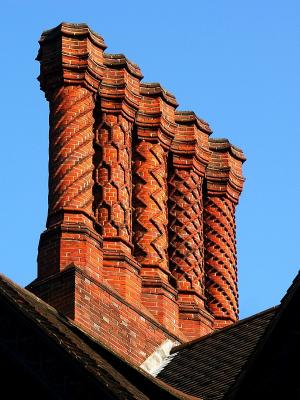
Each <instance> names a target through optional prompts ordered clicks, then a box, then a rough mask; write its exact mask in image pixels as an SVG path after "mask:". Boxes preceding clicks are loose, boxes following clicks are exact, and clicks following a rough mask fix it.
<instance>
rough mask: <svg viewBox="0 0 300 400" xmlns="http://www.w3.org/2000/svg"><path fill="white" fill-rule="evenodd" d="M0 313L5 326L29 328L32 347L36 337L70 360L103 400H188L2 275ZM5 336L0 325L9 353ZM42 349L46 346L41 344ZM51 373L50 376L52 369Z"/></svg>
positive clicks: (10, 342) (36, 341)
mask: <svg viewBox="0 0 300 400" xmlns="http://www.w3.org/2000/svg"><path fill="white" fill-rule="evenodd" d="M0 311H1V313H0V314H1V316H2V318H3V317H4V316H5V318H6V321H7V324H6V325H7V326H11V327H15V326H16V325H17V323H16V321H17V319H18V318H19V317H20V318H19V320H18V323H19V322H20V321H21V322H20V323H21V324H23V325H24V324H25V325H24V329H31V331H30V335H29V336H30V337H31V338H34V341H35V344H34V345H35V346H38V343H39V340H38V339H37V337H38V336H39V337H41V336H42V337H43V338H44V339H47V344H49V345H50V348H51V352H52V353H54V352H55V351H56V350H59V352H60V355H63V356H64V357H65V358H66V359H67V360H68V361H72V365H74V366H76V371H78V370H79V372H81V373H82V374H83V375H84V377H87V378H89V379H90V381H89V382H93V383H95V388H96V389H95V390H97V387H99V388H101V390H100V389H99V390H100V392H99V394H102V395H103V393H105V398H107V399H109V398H113V399H139V400H143V399H150V398H159V399H192V397H190V396H187V395H185V394H183V393H180V392H178V391H177V390H174V389H173V388H171V387H169V386H168V385H167V384H165V383H164V382H161V381H159V380H158V379H155V378H153V377H151V376H150V375H148V374H147V373H145V372H143V371H142V370H140V369H138V368H135V367H133V366H131V365H130V364H128V363H127V362H126V361H125V360H124V359H122V358H120V357H119V356H117V355H116V354H115V353H113V352H112V351H111V350H110V349H108V348H107V347H105V346H104V345H102V344H101V343H100V342H98V341H96V340H95V339H94V338H93V337H91V336H89V335H87V334H85V333H84V332H83V331H82V330H80V329H79V328H78V327H77V326H76V325H75V324H74V323H73V322H72V321H70V320H69V319H67V318H66V317H64V316H63V315H61V314H59V313H58V312H57V311H56V310H55V309H54V308H53V307H51V306H49V305H48V304H46V303H45V302H44V301H42V300H40V299H39V298H38V297H36V296H35V295H33V294H32V293H30V292H29V291H27V290H26V289H23V288H21V287H19V286H18V285H16V284H15V283H13V282H12V281H10V280H9V279H8V278H6V277H5V276H3V275H0ZM6 311H7V312H6ZM10 316H12V318H15V320H14V321H12V323H10V321H8V319H9V318H10ZM6 333H7V332H6V331H5V328H4V324H1V325H0V339H1V340H0V341H1V346H8V347H9V346H11V349H8V350H9V351H10V350H12V351H13V350H14V349H13V343H12V341H11V340H10V339H9V340H6V338H5V334H6ZM10 336H11V335H10ZM1 346H0V348H1V349H0V350H1V351H2V347H1ZM43 346H44V347H46V346H45V345H44V344H43ZM43 350H44V349H43ZM5 351H6V350H5ZM18 351H19V350H18ZM20 351H21V350H20ZM0 355H1V353H0ZM27 355H28V349H27ZM32 365H36V364H34V363H32V364H31V368H32ZM38 367H39V366H37V367H36V368H38ZM34 368H35V367H34ZM34 373H35V374H37V375H38V374H39V373H40V370H38V369H37V371H34ZM51 373H52V374H53V373H54V372H53V370H52V371H51ZM44 378H45V377H43V379H44ZM93 393H97V391H96V392H93ZM100 397H101V396H100ZM53 398H56V397H53ZM59 398H61V397H59ZM63 398H64V397H63ZM68 398H69V397H68ZM72 398H77V397H76V396H75V397H72ZM86 398H90V397H86ZM91 398H94V397H91ZM101 398H103V397H101Z"/></svg>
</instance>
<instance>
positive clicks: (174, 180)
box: [168, 111, 213, 339]
mask: <svg viewBox="0 0 300 400" xmlns="http://www.w3.org/2000/svg"><path fill="white" fill-rule="evenodd" d="M175 121H176V123H177V124H178V125H177V129H176V134H175V138H174V140H173V143H172V146H171V156H172V157H169V180H168V184H169V199H168V204H169V259H170V270H171V272H172V275H173V277H174V280H175V284H176V288H177V290H178V304H179V326H180V328H181V329H182V331H183V332H184V334H185V335H186V336H187V337H188V338H189V339H194V338H197V337H199V336H201V335H204V334H206V333H209V332H210V331H211V330H212V322H213V318H212V317H211V316H210V314H209V313H208V312H207V311H206V310H205V305H204V300H205V293H204V291H205V290H204V289H205V287H204V285H205V282H204V278H205V273H204V238H203V195H202V183H203V177H204V175H205V168H206V166H207V164H208V160H209V155H210V152H209V149H208V136H209V135H210V134H211V130H210V128H209V126H208V125H207V124H206V123H205V122H204V121H202V120H200V119H199V118H197V117H196V115H195V114H194V113H193V112H189V111H187V112H176V113H175Z"/></svg>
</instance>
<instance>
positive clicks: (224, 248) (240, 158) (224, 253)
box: [204, 139, 245, 329]
mask: <svg viewBox="0 0 300 400" xmlns="http://www.w3.org/2000/svg"><path fill="white" fill-rule="evenodd" d="M210 150H211V152H212V153H211V158H210V161H209V164H208V167H207V170H206V184H207V192H206V196H205V200H204V202H205V203H204V209H205V211H204V233H205V272H206V296H207V308H208V310H209V311H210V312H211V313H212V315H213V316H214V317H215V324H214V327H215V328H217V329H218V328H222V327H223V326H226V325H228V324H231V323H233V322H236V321H237V319H238V290H237V258H236V237H235V207H236V205H237V203H238V199H239V196H240V194H241V192H242V189H243V182H244V178H243V176H242V163H243V162H244V161H245V157H244V155H243V152H242V151H241V150H239V149H237V148H236V147H234V146H232V145H231V144H230V143H229V142H228V140H226V139H215V140H210Z"/></svg>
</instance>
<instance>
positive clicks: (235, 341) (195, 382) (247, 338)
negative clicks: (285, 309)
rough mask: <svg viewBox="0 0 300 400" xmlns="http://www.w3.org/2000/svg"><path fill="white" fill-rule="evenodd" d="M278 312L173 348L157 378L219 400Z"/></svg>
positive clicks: (268, 312) (207, 398)
mask: <svg viewBox="0 0 300 400" xmlns="http://www.w3.org/2000/svg"><path fill="white" fill-rule="evenodd" d="M277 308H278V307H273V308H270V309H268V310H266V311H264V312H261V313H258V314H256V315H254V316H252V317H249V318H246V319H244V320H241V321H239V322H238V323H236V324H234V325H231V326H229V327H226V328H223V329H221V330H219V331H216V332H214V333H212V334H209V335H207V336H205V337H202V338H200V339H196V340H194V341H192V342H190V343H187V344H184V345H180V346H178V347H176V348H174V349H173V351H172V353H173V354H171V355H170V362H169V363H167V364H166V365H165V367H164V368H163V369H162V371H161V372H160V373H159V374H158V377H159V378H160V379H162V380H163V381H165V382H166V383H168V384H169V385H171V386H173V387H175V388H176V389H179V390H181V391H183V392H186V393H188V394H190V395H193V396H200V395H201V396H202V398H203V399H204V400H218V399H222V398H223V397H224V395H225V394H226V392H227V391H228V389H229V388H230V387H231V385H232V384H233V383H234V382H235V381H236V379H237V377H238V376H239V374H240V373H241V371H242V370H243V368H244V367H245V365H246V363H247V361H248V360H249V358H250V357H251V356H252V354H253V352H254V349H255V348H256V346H257V344H258V342H259V341H260V339H261V338H262V337H263V335H264V333H265V332H266V329H267V327H268V326H269V324H270V321H271V320H272V319H273V316H274V315H275V314H276V310H277Z"/></svg>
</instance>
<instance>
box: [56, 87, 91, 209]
mask: <svg viewBox="0 0 300 400" xmlns="http://www.w3.org/2000/svg"><path fill="white" fill-rule="evenodd" d="M93 110H94V101H93V96H92V94H91V92H90V91H88V90H87V89H85V88H82V87H79V86H64V87H61V88H59V89H57V90H55V91H54V92H53V93H52V95H51V97H50V144H49V152H50V154H49V213H52V212H53V211H57V210H59V209H60V208H62V207H64V208H74V209H77V208H81V209H84V210H86V211H87V212H88V213H91V211H92V201H93V198H92V186H93V179H92V174H93V162H92V160H93V153H94V151H93V129H92V128H93V123H94V120H93Z"/></svg>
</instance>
